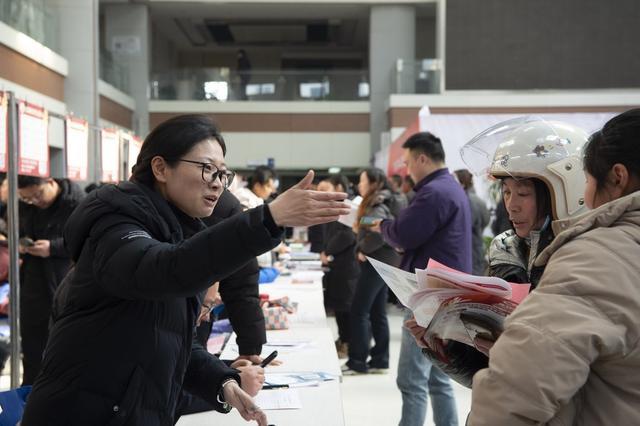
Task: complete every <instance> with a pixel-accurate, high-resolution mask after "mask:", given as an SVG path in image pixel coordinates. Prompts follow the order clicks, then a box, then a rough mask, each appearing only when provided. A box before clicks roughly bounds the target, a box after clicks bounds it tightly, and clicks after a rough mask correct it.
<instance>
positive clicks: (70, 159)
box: [65, 117, 89, 180]
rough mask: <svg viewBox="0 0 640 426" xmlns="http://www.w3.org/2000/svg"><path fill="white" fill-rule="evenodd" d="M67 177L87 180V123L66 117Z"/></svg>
mask: <svg viewBox="0 0 640 426" xmlns="http://www.w3.org/2000/svg"><path fill="white" fill-rule="evenodd" d="M65 121H66V123H65V124H66V136H67V177H68V178H69V179H71V180H87V176H88V169H89V123H88V122H86V121H85V120H81V119H78V118H72V117H67V119H66V120H65Z"/></svg>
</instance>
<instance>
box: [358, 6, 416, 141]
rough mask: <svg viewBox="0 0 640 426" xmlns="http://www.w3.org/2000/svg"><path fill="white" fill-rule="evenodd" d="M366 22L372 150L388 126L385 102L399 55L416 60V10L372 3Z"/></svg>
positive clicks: (410, 63) (409, 7)
mask: <svg viewBox="0 0 640 426" xmlns="http://www.w3.org/2000/svg"><path fill="white" fill-rule="evenodd" d="M369 22H370V25H369V72H370V74H371V75H370V78H371V96H370V102H371V113H370V125H369V126H370V132H371V152H372V153H375V152H376V151H378V150H379V149H380V146H381V134H382V132H385V131H388V130H389V123H388V117H387V111H386V104H387V102H388V100H389V95H390V94H391V91H392V79H394V78H395V72H394V70H395V66H396V63H397V60H398V59H404V60H405V61H407V63H406V64H405V68H406V67H407V65H410V66H411V67H413V61H415V34H416V11H415V6H412V5H390V4H386V5H373V6H371V13H370V21H369Z"/></svg>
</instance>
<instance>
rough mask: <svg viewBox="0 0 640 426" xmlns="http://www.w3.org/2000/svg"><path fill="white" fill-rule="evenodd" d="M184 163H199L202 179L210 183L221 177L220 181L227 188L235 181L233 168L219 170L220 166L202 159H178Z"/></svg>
mask: <svg viewBox="0 0 640 426" xmlns="http://www.w3.org/2000/svg"><path fill="white" fill-rule="evenodd" d="M176 161H182V162H183V163H191V164H197V165H199V166H200V167H201V168H202V180H203V181H204V182H206V183H208V184H212V183H213V182H215V180H216V179H220V183H221V184H222V186H223V187H224V188H225V189H226V188H228V187H229V185H231V182H233V178H234V177H235V176H236V174H235V173H234V172H232V171H231V170H218V168H217V167H216V166H215V165H213V164H212V163H203V162H201V161H193V160H176Z"/></svg>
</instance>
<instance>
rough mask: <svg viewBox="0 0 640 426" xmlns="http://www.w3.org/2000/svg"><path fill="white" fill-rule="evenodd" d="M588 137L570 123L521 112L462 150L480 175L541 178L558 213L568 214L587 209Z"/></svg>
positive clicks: (462, 153)
mask: <svg viewBox="0 0 640 426" xmlns="http://www.w3.org/2000/svg"><path fill="white" fill-rule="evenodd" d="M588 138H589V135H588V134H587V132H585V131H584V130H582V129H580V128H579V127H576V126H573V125H571V124H568V123H563V122H560V121H547V120H544V119H541V118H538V117H520V118H515V119H512V120H507V121H503V122H501V123H498V124H496V125H495V126H493V127H491V128H489V129H487V130H485V131H484V132H482V133H480V134H479V135H477V136H476V137H474V138H473V139H472V140H471V141H469V142H468V143H467V144H465V145H464V146H463V147H462V148H461V149H460V154H461V156H462V160H463V161H464V162H465V164H466V165H467V167H469V169H470V170H471V171H472V172H474V173H476V174H478V175H485V176H486V175H489V176H492V177H494V178H504V177H512V178H514V179H530V178H537V179H540V180H541V181H542V182H544V183H545V184H546V185H547V187H548V188H549V192H550V193H551V204H552V212H553V217H554V219H565V218H567V217H570V216H575V215H576V214H580V213H582V212H583V211H585V210H586V206H585V203H584V188H585V177H584V173H583V170H582V149H583V146H584V144H585V143H586V142H587V140H588Z"/></svg>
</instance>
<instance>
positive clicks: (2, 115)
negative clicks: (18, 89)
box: [0, 92, 9, 172]
mask: <svg viewBox="0 0 640 426" xmlns="http://www.w3.org/2000/svg"><path fill="white" fill-rule="evenodd" d="M8 131H9V126H8V123H7V94H6V93H4V92H0V172H6V171H7V166H8V164H7V160H8V158H7V152H8V151H9V149H8V148H9V145H8V142H9V133H8Z"/></svg>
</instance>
